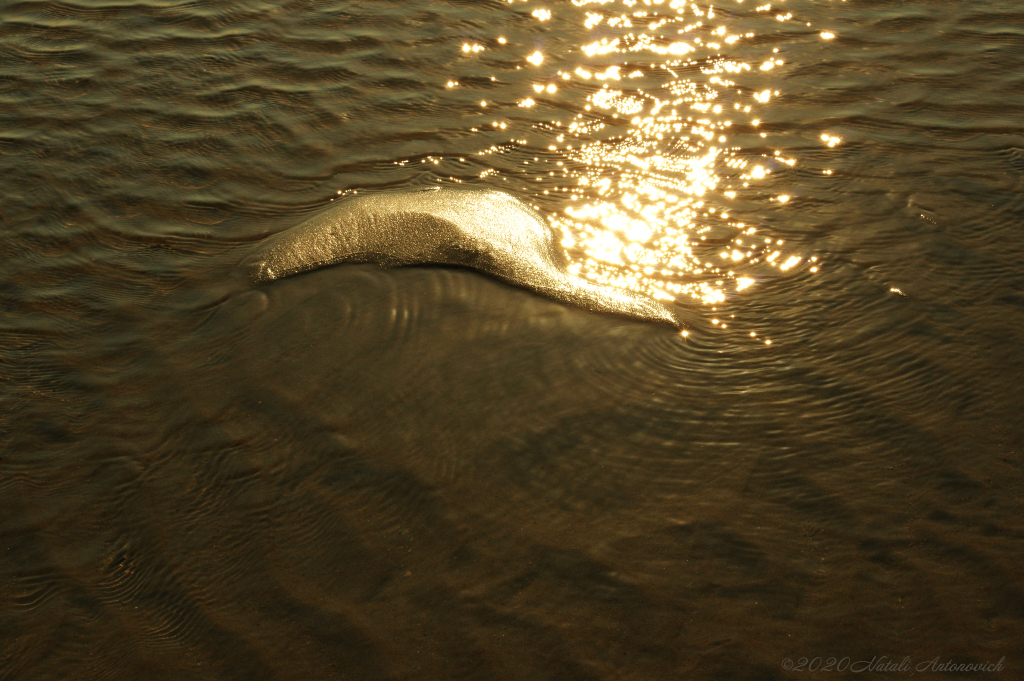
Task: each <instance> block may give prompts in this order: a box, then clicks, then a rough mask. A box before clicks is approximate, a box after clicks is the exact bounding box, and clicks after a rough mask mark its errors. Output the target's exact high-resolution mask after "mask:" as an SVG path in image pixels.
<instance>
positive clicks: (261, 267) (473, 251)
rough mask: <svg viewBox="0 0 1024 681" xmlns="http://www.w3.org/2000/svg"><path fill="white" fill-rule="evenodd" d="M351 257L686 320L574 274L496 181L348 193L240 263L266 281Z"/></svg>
mask: <svg viewBox="0 0 1024 681" xmlns="http://www.w3.org/2000/svg"><path fill="white" fill-rule="evenodd" d="M346 262H347V263H355V262H370V263H376V264H378V265H380V266H381V267H399V266H404V265H455V266H460V267H468V268H470V269H473V270H477V271H478V272H483V273H484V274H488V275H490V276H492V277H494V278H496V279H499V280H501V281H504V282H506V283H509V284H512V285H514V286H520V287H522V288H526V289H529V290H532V291H535V292H536V293H539V294H541V295H544V296H547V297H549V298H553V299H555V300H557V301H560V302H563V303H569V304H572V305H576V306H579V307H582V308H584V309H587V310H590V311H593V312H602V313H609V314H616V315H620V316H625V317H630V318H633V319H639V320H642V321H649V322H656V323H666V324H671V325H672V326H673V327H675V328H679V326H680V324H679V320H678V319H677V318H676V315H675V314H674V313H673V312H672V311H671V310H669V309H668V308H667V307H665V306H664V305H662V304H661V303H658V302H656V301H654V300H652V299H650V298H648V297H646V296H643V295H640V294H638V293H634V292H632V291H628V290H625V289H619V288H614V287H611V286H603V285H599V284H594V283H592V282H589V281H586V280H585V279H581V278H579V277H576V276H573V275H571V274H569V273H568V272H567V271H566V266H567V261H566V258H565V254H564V253H563V252H562V250H561V249H560V248H559V247H558V244H557V243H556V241H555V235H554V232H553V231H552V229H551V227H550V226H548V224H547V223H546V222H545V221H544V219H543V218H542V217H541V216H540V215H539V214H538V213H537V212H536V211H534V210H533V209H532V208H530V207H529V206H527V205H526V204H524V203H523V202H521V201H519V200H518V199H516V198H515V197H513V196H512V195H510V194H506V193H504V192H500V191H496V190H463V189H434V190H423V191H413V192H400V193H385V194H374V195H370V196H358V197H352V198H349V199H345V200H343V201H342V202H341V203H340V204H339V205H337V206H335V207H332V208H331V209H330V210H327V211H324V212H323V213H320V214H319V215H317V216H315V217H313V218H311V219H309V220H307V221H306V222H303V223H302V224H300V225H297V226H295V227H293V228H291V229H289V230H287V231H285V232H283V233H282V234H279V235H277V236H275V237H273V238H271V239H270V240H268V241H267V242H266V243H265V244H264V245H262V246H261V247H260V249H259V250H258V251H257V252H256V253H255V254H253V255H251V256H249V257H248V258H246V260H245V261H243V263H242V265H241V266H242V267H243V268H244V269H246V270H247V272H248V274H249V276H250V277H251V278H252V280H253V281H255V282H257V283H264V282H269V281H273V280H274V279H279V278H281V277H287V276H290V275H293V274H298V273H300V272H306V271H308V270H312V269H317V268H320V267H326V266H328V265H333V264H336V263H346Z"/></svg>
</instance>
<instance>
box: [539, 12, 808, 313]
mask: <svg viewBox="0 0 1024 681" xmlns="http://www.w3.org/2000/svg"><path fill="white" fill-rule="evenodd" d="M573 4H574V5H577V6H579V7H583V8H585V9H586V22H585V26H586V28H588V29H590V30H591V31H596V30H602V31H603V33H604V34H605V35H603V36H602V37H600V38H597V39H595V40H594V41H593V42H590V43H588V44H585V45H582V46H581V48H580V53H581V55H580V61H581V62H582V63H580V64H579V65H578V66H577V67H576V68H575V69H573V70H572V71H571V72H570V73H569V77H570V78H573V79H578V80H582V81H588V82H589V83H593V84H594V88H593V90H592V92H591V93H590V94H589V95H588V96H587V101H586V106H585V107H584V111H582V112H580V113H579V114H578V115H577V116H576V117H575V119H574V120H573V121H572V122H571V123H570V124H569V126H568V131H567V134H566V136H565V137H566V140H567V143H566V144H565V146H564V153H565V155H566V158H567V163H566V171H565V176H566V178H567V179H572V180H575V186H572V187H571V189H570V190H569V193H570V197H569V198H570V205H569V206H567V207H566V208H565V210H564V211H563V212H562V214H561V215H559V216H558V217H557V218H556V219H555V222H556V224H557V226H558V227H559V228H560V229H561V230H562V232H563V234H564V235H565V236H564V240H563V245H564V246H565V248H566V250H567V252H568V254H569V257H570V260H571V262H572V270H573V271H574V272H576V273H578V274H579V275H581V276H583V277H586V278H587V279H591V280H593V281H599V282H602V283H607V284H612V285H615V286H620V287H623V288H629V289H633V290H636V291H641V292H644V293H647V294H649V295H651V296H653V297H655V298H658V299H662V300H677V301H679V302H682V299H687V298H688V299H696V300H697V301H700V302H702V303H705V304H709V305H716V304H719V303H722V302H723V301H725V300H726V298H727V297H728V296H730V295H734V294H738V293H740V292H744V291H750V290H751V289H752V288H753V287H755V286H756V283H757V281H758V280H759V279H760V278H762V277H763V276H764V272H765V266H768V267H775V268H778V271H788V270H791V269H792V268H794V267H795V266H796V265H797V264H799V263H800V262H801V261H802V258H801V257H799V256H795V255H789V254H784V253H783V251H781V250H780V248H781V244H779V243H776V242H773V241H772V240H771V239H760V238H758V237H757V234H756V229H755V228H754V227H751V226H749V225H745V224H743V223H742V222H738V221H734V220H731V219H730V216H729V203H730V202H731V201H732V200H733V199H735V198H736V196H737V193H740V192H742V191H743V190H744V189H745V188H746V187H749V186H750V184H751V183H755V182H757V181H759V180H763V179H764V178H765V177H767V175H768V174H769V173H770V172H771V171H770V170H768V169H767V168H765V167H764V166H763V165H752V164H751V163H750V162H749V161H748V160H746V159H744V158H742V157H740V156H739V155H737V154H736V151H737V148H736V147H731V146H730V145H729V137H730V133H731V128H733V126H734V125H736V126H740V125H742V126H745V127H753V128H756V127H757V126H758V125H759V123H760V121H759V120H758V119H757V115H758V113H757V112H758V111H764V109H765V107H766V106H767V105H768V103H769V101H770V99H771V98H772V97H773V96H775V95H777V94H778V92H776V91H774V90H772V89H770V88H769V89H762V90H756V91H752V90H751V89H750V88H746V89H744V88H741V87H739V86H737V83H736V82H735V81H734V80H733V78H735V77H736V76H737V75H742V74H744V73H746V72H749V71H751V70H752V69H753V68H757V70H759V71H762V72H764V71H770V70H772V69H775V68H776V67H778V66H782V65H783V64H784V62H783V60H781V59H778V58H777V55H776V54H775V53H769V54H768V55H766V56H765V57H764V58H761V59H759V60H758V61H757V62H756V63H755V64H756V65H754V66H752V64H751V63H749V59H748V60H747V61H742V60H739V59H735V58H730V57H729V56H728V54H727V51H728V50H727V49H726V48H729V47H731V46H734V45H736V44H737V43H740V42H741V41H745V40H746V41H748V40H749V39H750V38H752V37H753V36H754V34H753V33H752V32H750V31H746V32H738V31H731V30H730V28H729V27H728V26H726V25H725V24H724V23H721V22H720V21H719V20H718V18H716V16H715V12H714V8H713V7H711V6H705V7H700V6H698V5H696V4H692V3H689V4H688V3H683V2H657V0H652V1H651V2H647V3H643V4H641V3H638V2H636V3H635V2H631V1H630V0H626V1H624V2H622V3H615V2H608V1H607V0H575V1H574V3H573ZM609 29H612V31H611V34H610V35H609ZM588 62H590V63H588ZM594 62H598V63H594ZM560 75H562V76H563V77H564V75H565V74H560ZM652 76H655V78H656V79H657V81H659V82H657V84H656V85H655V86H654V87H650V88H645V87H644V85H645V84H646V82H649V81H651V80H655V78H652ZM606 130H609V131H613V132H612V134H607V133H605V131H606ZM573 142H576V143H575V144H574V143H573ZM779 160H781V161H782V162H783V163H786V164H787V165H790V166H791V165H793V164H794V163H795V159H779ZM788 199H789V196H788V195H785V198H783V196H780V197H779V198H778V201H779V202H780V203H785V202H786V201H788ZM759 265H760V267H758V266H759Z"/></svg>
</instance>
